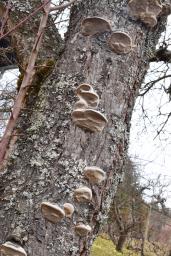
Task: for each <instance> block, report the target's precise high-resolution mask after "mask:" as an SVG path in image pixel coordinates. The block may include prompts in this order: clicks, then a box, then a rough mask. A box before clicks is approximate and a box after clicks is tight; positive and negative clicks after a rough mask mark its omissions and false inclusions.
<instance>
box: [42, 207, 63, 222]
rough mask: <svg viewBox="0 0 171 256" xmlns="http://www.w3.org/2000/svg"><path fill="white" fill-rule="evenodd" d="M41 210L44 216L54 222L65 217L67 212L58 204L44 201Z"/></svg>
mask: <svg viewBox="0 0 171 256" xmlns="http://www.w3.org/2000/svg"><path fill="white" fill-rule="evenodd" d="M41 212H42V215H43V217H44V218H45V219H46V220H48V221H50V222H52V223H57V222H59V221H61V220H62V219H63V218H64V217H65V212H64V210H63V209H61V208H60V207H59V206H58V205H57V204H53V203H49V202H43V203H42V204H41Z"/></svg>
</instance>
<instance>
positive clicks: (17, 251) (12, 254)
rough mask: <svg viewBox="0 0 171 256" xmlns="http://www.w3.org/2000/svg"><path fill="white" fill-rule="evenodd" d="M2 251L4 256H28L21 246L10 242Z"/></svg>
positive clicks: (3, 245) (2, 246)
mask: <svg viewBox="0 0 171 256" xmlns="http://www.w3.org/2000/svg"><path fill="white" fill-rule="evenodd" d="M0 251H1V253H2V255H4V256H27V253H26V252H25V250H24V249H23V248H22V247H21V246H19V245H18V244H14V243H12V242H9V241H8V242H6V243H4V244H2V245H1V250H0Z"/></svg>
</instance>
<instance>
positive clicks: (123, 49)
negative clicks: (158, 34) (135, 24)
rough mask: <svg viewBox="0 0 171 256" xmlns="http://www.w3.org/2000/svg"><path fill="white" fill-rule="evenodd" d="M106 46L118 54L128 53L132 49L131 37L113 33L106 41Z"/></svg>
mask: <svg viewBox="0 0 171 256" xmlns="http://www.w3.org/2000/svg"><path fill="white" fill-rule="evenodd" d="M108 44H109V46H110V48H111V49H112V51H113V52H115V53H118V54H122V53H123V54H126V53H129V52H130V51H131V50H132V48H133V44H132V39H131V37H130V36H129V35H128V34H127V33H124V32H121V31H118V32H113V33H112V34H111V36H110V38H109V40H108Z"/></svg>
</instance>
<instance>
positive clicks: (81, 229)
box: [75, 223, 92, 236]
mask: <svg viewBox="0 0 171 256" xmlns="http://www.w3.org/2000/svg"><path fill="white" fill-rule="evenodd" d="M91 230H92V229H91V227H90V226H89V225H85V224H82V223H80V224H77V225H76V226H75V233H76V234H77V235H79V236H86V235H87V234H88V233H89V232H91Z"/></svg>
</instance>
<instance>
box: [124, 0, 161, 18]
mask: <svg viewBox="0 0 171 256" xmlns="http://www.w3.org/2000/svg"><path fill="white" fill-rule="evenodd" d="M128 6H129V8H130V10H131V12H132V15H133V16H135V17H138V18H139V17H140V15H141V14H142V13H144V12H152V13H153V15H155V16H158V15H159V13H160V12H161V11H162V5H161V2H160V1H159V0H141V1H140V0H130V1H129V3H128Z"/></svg>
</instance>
